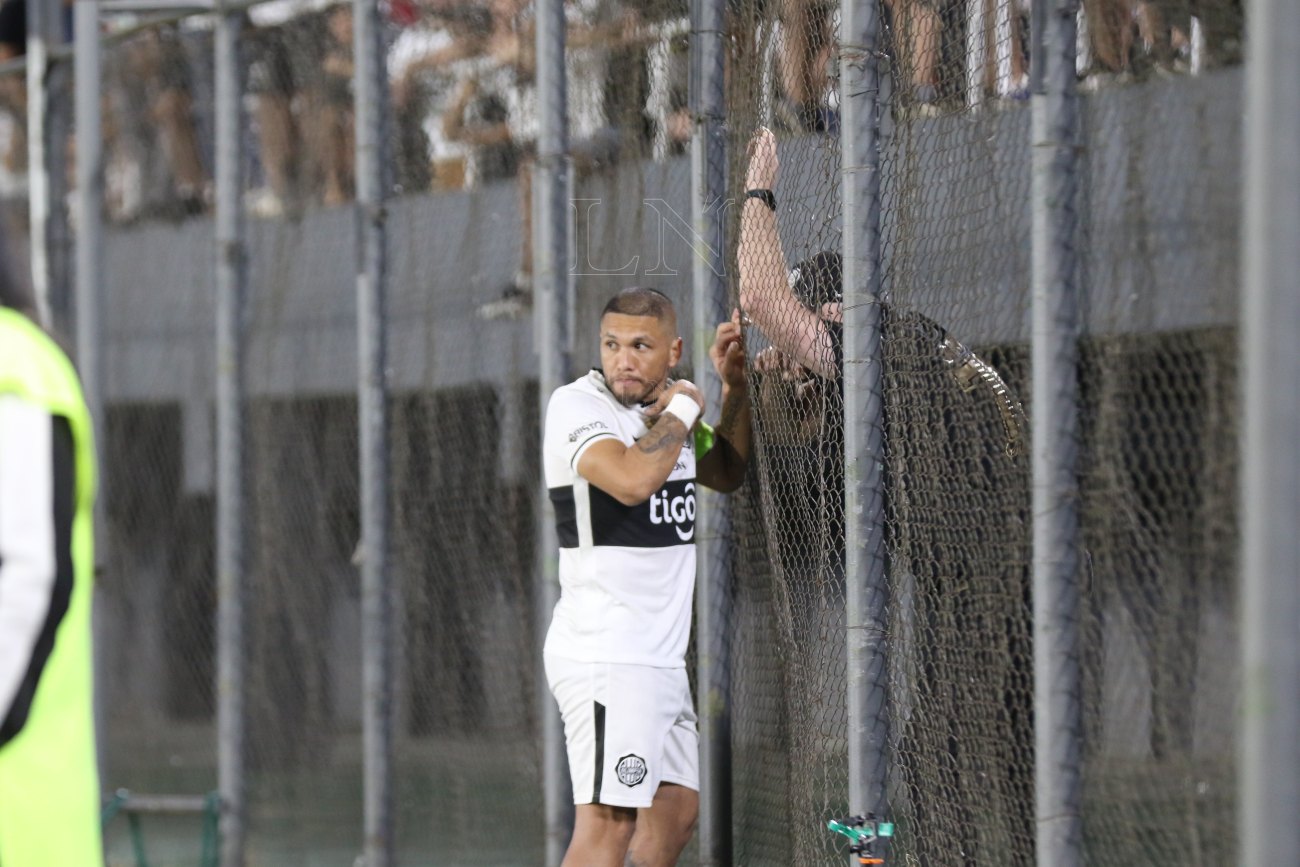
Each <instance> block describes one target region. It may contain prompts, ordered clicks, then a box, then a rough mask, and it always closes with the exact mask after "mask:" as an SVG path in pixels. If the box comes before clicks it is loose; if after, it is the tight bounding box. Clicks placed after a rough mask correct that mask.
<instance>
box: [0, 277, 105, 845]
mask: <svg viewBox="0 0 1300 867" xmlns="http://www.w3.org/2000/svg"><path fill="white" fill-rule="evenodd" d="M29 307H30V305H29V304H28V303H26V299H24V298H22V297H21V295H20V293H19V291H18V289H17V287H16V285H15V284H13V283H12V282H11V281H10V278H9V276H8V274H7V273H6V272H5V270H4V267H3V263H2V262H0V864H3V865H4V867H53V865H60V867H62V865H68V867H73V865H76V867H87V865H93V864H102V863H103V854H102V851H101V844H100V830H99V780H98V774H97V772H96V767H95V730H94V715H93V713H92V710H91V707H92V705H91V642H90V605H91V581H92V563H93V560H92V552H91V545H92V542H93V538H92V536H93V533H92V529H91V504H92V502H93V500H94V489H95V465H94V446H93V444H92V442H91V429H90V416H89V413H88V412H87V410H86V405H85V403H84V401H83V400H82V397H81V386H80V385H79V384H78V382H77V374H76V372H75V371H74V370H73V368H72V362H70V361H69V360H68V357H67V356H66V355H64V354H63V351H62V350H60V349H59V347H58V346H57V345H56V344H55V343H54V341H53V340H51V339H50V337H49V336H48V335H47V334H46V333H45V332H44V331H42V330H41V329H40V327H39V326H38V325H36V323H35V322H34V321H33V320H32V318H31V317H30V316H29V315H27V314H28V313H29V312H30V310H29Z"/></svg>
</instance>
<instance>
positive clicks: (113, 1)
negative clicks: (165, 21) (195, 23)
mask: <svg viewBox="0 0 1300 867" xmlns="http://www.w3.org/2000/svg"><path fill="white" fill-rule="evenodd" d="M221 6H222V4H221V3H220V2H219V0H99V9H100V11H101V12H110V13H122V12H215V11H217V10H218V9H219V8H220V7H221Z"/></svg>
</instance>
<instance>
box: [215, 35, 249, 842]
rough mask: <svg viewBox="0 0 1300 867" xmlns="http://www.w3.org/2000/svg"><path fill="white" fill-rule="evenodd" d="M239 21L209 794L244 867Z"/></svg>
mask: <svg viewBox="0 0 1300 867" xmlns="http://www.w3.org/2000/svg"><path fill="white" fill-rule="evenodd" d="M242 24H243V19H242V15H241V14H240V13H239V12H233V11H223V13H222V15H221V18H220V20H219V21H218V23H217V29H216V34H215V40H214V53H215V57H214V58H213V65H214V70H215V79H216V81H215V85H216V86H215V94H214V101H215V115H216V117H215V127H216V174H215V186H216V242H217V251H216V253H217V255H216V262H215V265H216V289H217V298H216V313H217V352H216V355H217V357H216V363H217V371H216V397H217V407H216V411H217V444H216V445H217V787H218V789H219V790H220V793H221V864H222V867H242V865H243V863H244V852H245V843H246V836H247V828H246V820H247V807H246V804H245V800H244V796H245V790H246V787H245V779H244V771H245V762H244V757H245V752H244V734H245V718H244V668H245V665H244V664H245V653H244V616H245V603H246V597H247V594H246V579H245V574H244V569H245V564H246V560H245V551H244V543H245V540H246V538H247V536H246V526H245V521H244V516H245V512H244V508H245V500H244V493H245V492H244V482H245V473H246V462H245V452H244V431H245V416H244V397H245V394H244V348H245V341H244V301H245V297H246V294H247V284H248V270H247V253H246V251H245V247H244V220H243V209H242V205H241V202H240V192H241V190H242V187H243V183H242V178H241V174H240V169H241V167H242V165H243V160H242V158H241V157H242V154H241V147H242V141H243V135H242V133H243V115H242V110H241V102H242V98H243V87H242V80H243V79H242V68H241V63H240V56H239V32H240V29H241V27H242Z"/></svg>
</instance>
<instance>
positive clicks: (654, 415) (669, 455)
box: [578, 380, 704, 506]
mask: <svg viewBox="0 0 1300 867" xmlns="http://www.w3.org/2000/svg"><path fill="white" fill-rule="evenodd" d="M679 394H686V395H687V396H689V397H691V398H692V399H693V400H695V401H696V402H697V403H698V404H699V405H700V409H701V411H702V410H703V408H704V398H703V396H702V395H701V394H700V393H699V389H697V388H696V387H695V386H694V385H692V384H691V383H689V382H686V381H685V380H679V381H678V382H676V383H674V384H673V385H672V386H671V387H669V388H668V390H667V391H665V392H664V394H663V395H661V396H660V398H659V400H658V401H656V402H655V404H654V406H652V407H651V408H650V409H649V410H648V411H647V413H646V415H647V416H648V417H649V419H650V420H652V424H651V426H650V429H649V430H648V431H647V432H646V434H645V435H644V436H642V437H641V438H640V439H639V440H638V441H637V442H635V443H633V444H632V445H630V446H625V445H623V444H622V443H621V442H618V441H617V440H614V439H612V438H608V439H602V440H598V441H597V442H594V443H592V444H591V446H589V447H588V448H587V450H586V451H585V452H583V454H582V457H581V458H580V459H579V460H578V473H579V474H580V475H581V476H582V477H583V478H584V479H586V480H587V481H588V482H591V484H593V485H595V486H596V487H598V488H600V489H601V490H602V491H604V492H605V493H607V494H609V495H610V496H611V497H613V498H614V499H616V500H618V501H619V502H620V503H622V504H623V505H625V506H635V505H638V504H640V503H644V502H645V501H646V500H648V499H650V496H651V495H652V494H654V493H655V491H658V490H659V489H660V488H661V487H663V485H664V482H666V481H668V476H669V475H670V474H671V473H672V471H673V469H674V468H675V467H676V466H677V458H678V456H679V455H681V451H682V445H683V444H684V443H685V442H686V440H687V438H688V437H689V436H690V432H689V431H688V430H687V429H686V424H685V423H684V422H683V421H682V420H681V419H680V418H678V417H677V415H675V414H674V413H670V412H664V409H665V408H666V407H667V406H668V403H669V401H671V400H672V398H673V397H675V396H677V395H679Z"/></svg>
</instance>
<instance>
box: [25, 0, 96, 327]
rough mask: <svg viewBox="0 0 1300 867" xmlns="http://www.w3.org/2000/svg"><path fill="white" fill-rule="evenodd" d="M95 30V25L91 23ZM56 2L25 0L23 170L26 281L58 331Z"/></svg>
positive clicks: (60, 236) (59, 21)
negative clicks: (28, 235) (27, 233)
mask: <svg viewBox="0 0 1300 867" xmlns="http://www.w3.org/2000/svg"><path fill="white" fill-rule="evenodd" d="M96 32H98V24H96ZM64 38H65V34H64V32H63V17H62V4H61V3H60V2H59V0H27V53H26V59H27V165H28V166H29V167H30V168H29V171H28V172H27V183H28V196H27V198H28V226H29V231H30V233H31V238H30V249H31V280H32V290H33V292H34V294H35V295H36V306H37V311H38V313H39V314H40V317H41V321H42V322H44V323H45V324H46V325H47V326H53V327H55V328H57V329H59V330H60V331H62V330H64V329H66V328H68V327H69V326H70V322H69V310H68V303H69V301H70V300H71V299H69V298H68V294H67V288H68V287H67V286H64V285H62V281H63V279H65V278H66V276H67V273H66V272H67V268H66V267H64V266H62V263H60V262H58V261H56V260H55V256H56V253H58V252H62V250H61V247H62V246H63V245H62V244H61V243H60V242H61V241H66V229H67V226H66V221H65V220H64V219H63V218H62V211H63V193H64V192H66V189H67V187H66V184H65V182H64V173H63V165H64V160H63V153H62V149H61V148H60V147H59V146H57V145H56V142H63V141H66V140H67V139H66V134H67V132H68V129H67V118H66V116H65V114H64V112H65V111H66V105H67V102H66V100H64V99H52V98H51V94H50V91H51V89H53V88H54V87H55V86H57V84H58V83H59V82H60V81H62V80H63V77H62V76H61V75H56V74H55V67H54V64H53V63H52V59H51V56H52V54H53V53H54V49H55V48H56V47H57V46H58V45H60V44H61V43H63V41H64Z"/></svg>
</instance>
